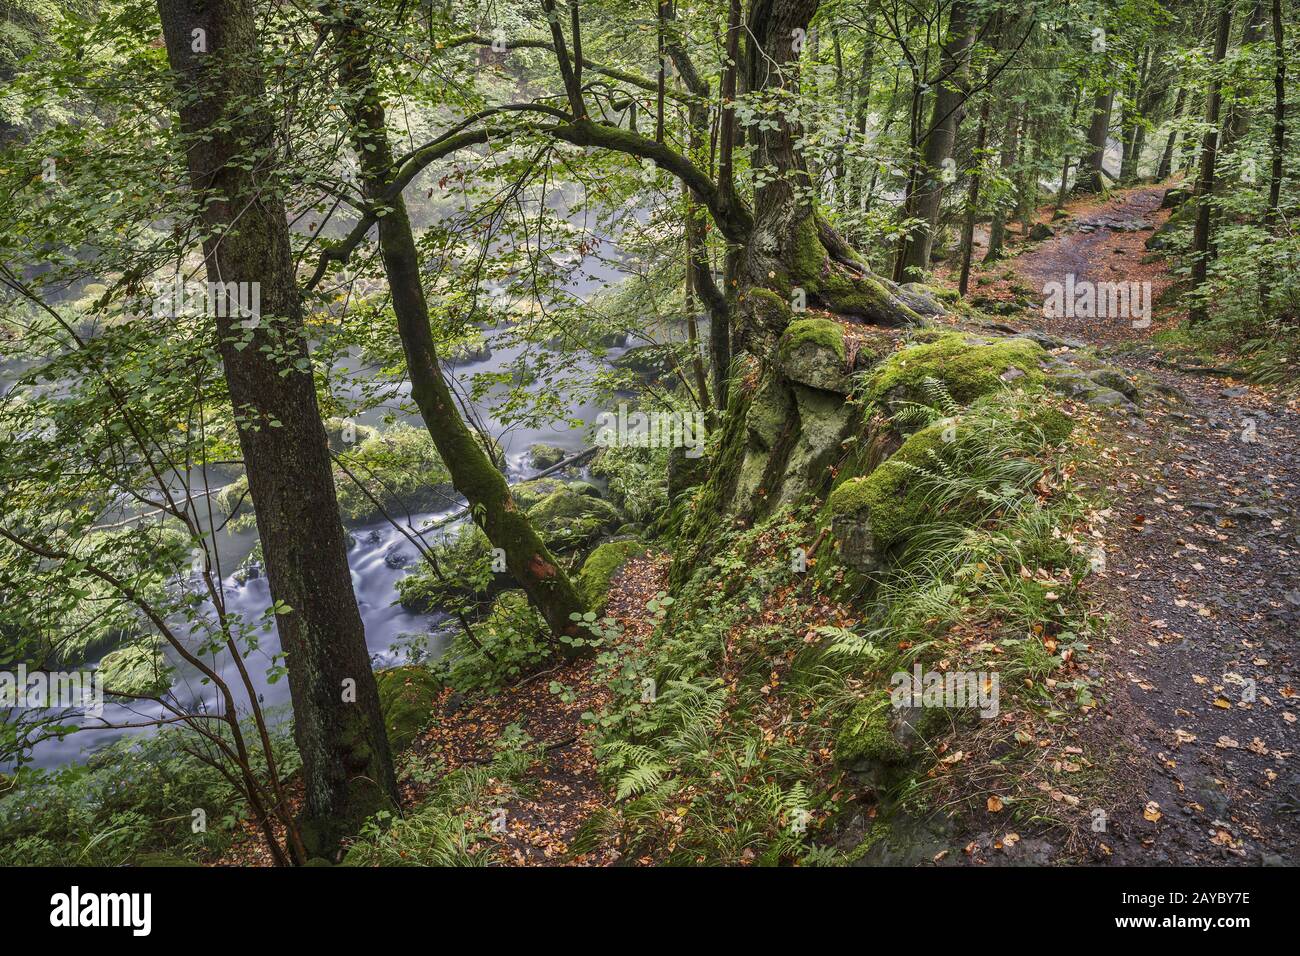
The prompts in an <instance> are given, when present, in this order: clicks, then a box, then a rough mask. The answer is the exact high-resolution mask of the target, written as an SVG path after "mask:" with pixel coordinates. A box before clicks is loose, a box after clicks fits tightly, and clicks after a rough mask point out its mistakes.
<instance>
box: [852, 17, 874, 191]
mask: <svg viewBox="0 0 1300 956" xmlns="http://www.w3.org/2000/svg"><path fill="white" fill-rule="evenodd" d="M864 16H865V18H866V25H867V28H868V30H867V32H866V33H864V34H863V36H862V63H861V65H860V66H859V68H858V89H857V102H856V104H855V107H854V110H855V112H854V116H853V130H854V133H855V134H856V136H857V141H858V142H859V143H865V142H866V139H867V117H868V115H869V114H870V112H871V73H872V69H873V67H874V59H875V53H876V35H875V34H874V33H872V32H870V28H871V26H872V21H873V20H874V17H875V4H874V3H868V4H867V10H866V13H865V14H864ZM859 165H860V166H861V165H862V164H859ZM853 201H854V204H855V206H856V207H857V208H858V209H862V210H865V209H866V205H867V171H866V169H865V168H862V169H860V170H859V174H858V190H857V195H856V196H855V197H854V200H853Z"/></svg>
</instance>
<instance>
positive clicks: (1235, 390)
mask: <svg viewBox="0 0 1300 956" xmlns="http://www.w3.org/2000/svg"><path fill="white" fill-rule="evenodd" d="M1249 394H1250V389H1249V388H1247V387H1246V386H1245V385H1234V386H1232V387H1231V388H1225V389H1224V390H1223V391H1221V392H1219V395H1220V396H1221V397H1223V398H1242V397H1244V396H1246V395H1249Z"/></svg>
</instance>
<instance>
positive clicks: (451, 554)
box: [397, 522, 513, 614]
mask: <svg viewBox="0 0 1300 956" xmlns="http://www.w3.org/2000/svg"><path fill="white" fill-rule="evenodd" d="M432 551H433V556H434V558H435V559H436V561H437V563H438V567H439V568H441V569H442V571H443V574H442V576H441V577H440V576H439V575H437V574H435V573H434V571H433V568H432V567H430V566H429V565H428V564H427V563H425V562H421V563H420V564H419V565H417V566H416V567H415V569H414V570H412V571H411V572H410V573H409V574H407V575H406V576H405V577H403V578H401V579H400V580H398V582H397V600H398V603H400V604H401V605H402V607H404V608H406V609H407V610H408V611H412V612H414V613H416V614H430V613H433V612H434V611H439V610H446V609H447V608H448V607H450V606H452V605H453V604H464V603H465V602H467V601H472V600H473V599H476V598H477V599H478V600H479V601H480V602H482V603H486V601H487V600H488V599H489V598H490V597H491V596H492V595H493V594H495V593H497V592H498V591H499V590H500V589H501V588H503V587H508V586H509V585H510V583H511V582H512V580H513V579H512V578H511V577H510V575H509V574H506V573H495V574H494V573H493V572H492V568H491V560H492V546H491V544H490V543H489V542H488V539H487V535H485V534H484V533H483V530H482V529H481V528H479V527H478V525H475V524H472V523H469V522H467V523H466V524H464V525H462V526H461V528H460V530H459V531H457V532H456V533H455V534H453V535H451V536H449V537H448V538H446V539H444V540H443V541H441V542H439V543H438V544H437V545H435V546H434V547H433V549H432ZM480 609H481V608H480ZM471 610H472V609H471Z"/></svg>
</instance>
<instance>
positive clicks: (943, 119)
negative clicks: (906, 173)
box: [894, 0, 975, 282]
mask: <svg viewBox="0 0 1300 956" xmlns="http://www.w3.org/2000/svg"><path fill="white" fill-rule="evenodd" d="M974 42H975V23H974V22H973V21H972V20H971V18H970V9H969V6H968V5H967V3H966V2H965V0H953V4H952V13H951V15H950V19H949V21H948V33H947V37H946V38H945V40H944V42H943V44H942V57H941V59H940V66H939V69H940V74H941V76H940V79H939V82H938V83H937V84H936V85H935V94H934V112H933V114H932V116H931V119H930V128H929V132H928V135H927V136H926V137H925V139H924V143H923V146H924V149H925V155H924V159H923V161H922V165H921V169H920V178H921V181H920V182H919V183H918V188H916V189H914V190H913V191H912V193H911V194H910V195H909V197H908V199H909V201H908V203H907V205H906V206H905V210H906V215H907V218H909V219H919V220H921V225H920V226H918V227H917V228H916V229H915V230H912V231H910V232H908V233H906V234H904V236H903V238H902V240H901V243H900V245H899V250H898V258H897V260H896V263H895V266H894V281H896V282H905V281H907V280H908V279H910V278H914V277H916V276H918V275H919V274H920V273H923V272H925V271H926V270H927V269H929V268H930V250H931V248H932V247H933V245H934V234H935V231H936V230H937V229H938V227H939V213H940V209H941V207H942V203H943V187H944V185H945V179H946V177H945V173H946V170H945V168H944V167H945V164H948V165H950V164H951V162H952V157H953V146H954V145H955V144H956V141H957V127H958V126H959V125H960V124H961V120H962V115H963V113H964V109H963V105H964V103H965V102H966V96H967V92H968V86H969V80H968V77H967V66H968V62H969V59H970V50H971V46H972V45H973V44H974Z"/></svg>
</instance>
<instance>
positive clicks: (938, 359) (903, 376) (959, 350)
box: [866, 333, 1047, 405]
mask: <svg viewBox="0 0 1300 956" xmlns="http://www.w3.org/2000/svg"><path fill="white" fill-rule="evenodd" d="M1046 359H1047V353H1046V352H1045V351H1044V350H1043V347H1042V346H1041V345H1039V344H1038V343H1036V342H1033V341H1031V340H1029V339H1022V338H1008V339H1000V340H998V341H995V342H987V343H981V342H970V341H967V340H966V339H965V338H964V337H963V336H961V335H960V334H957V333H950V334H946V335H941V336H939V337H937V338H936V339H934V341H931V342H922V343H920V344H917V345H911V346H908V347H907V348H904V349H900V350H899V351H897V352H895V353H894V354H893V355H891V356H889V357H888V358H887V359H885V360H884V361H883V362H881V363H880V364H879V365H877V366H876V367H875V369H874V370H873V371H872V373H871V375H870V376H869V378H868V382H867V395H866V397H867V398H868V399H870V400H873V401H888V400H895V399H901V400H912V401H915V400H918V399H921V398H923V397H924V394H923V392H922V390H921V387H922V383H924V382H925V380H926V379H936V380H938V381H940V382H942V383H943V384H944V386H945V387H946V388H947V389H948V392H949V394H950V395H952V397H953V399H954V400H955V401H957V402H960V403H961V404H963V405H964V404H968V403H970V402H972V401H974V400H975V399H977V398H979V397H980V396H982V395H987V394H989V393H990V392H993V391H995V390H996V389H999V388H1002V387H1004V386H1005V385H1006V384H1007V382H1008V381H1009V380H1013V381H1016V382H1018V383H1021V384H1038V383H1041V382H1042V381H1043V372H1042V369H1041V363H1042V362H1044V361H1045V360H1046ZM1012 370H1015V371H1012ZM1004 376H1005V377H1004Z"/></svg>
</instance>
